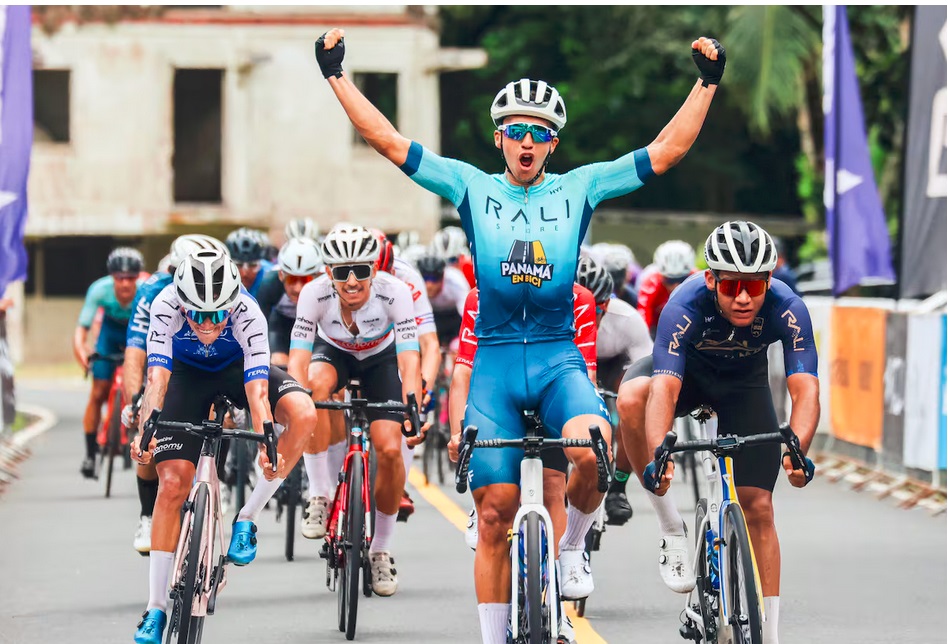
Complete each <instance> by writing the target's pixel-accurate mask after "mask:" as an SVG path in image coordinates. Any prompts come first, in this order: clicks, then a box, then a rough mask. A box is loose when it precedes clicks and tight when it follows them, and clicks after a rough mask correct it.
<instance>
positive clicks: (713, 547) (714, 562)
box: [704, 528, 721, 590]
mask: <svg viewBox="0 0 948 644" xmlns="http://www.w3.org/2000/svg"><path fill="white" fill-rule="evenodd" d="M704 537H705V541H706V542H707V544H708V561H709V562H710V570H708V575H709V576H710V577H711V588H713V589H714V590H721V578H720V575H719V570H720V569H719V567H718V566H719V564H718V544H717V543H715V539H714V531H713V530H711V529H710V528H709V529H708V531H707V532H705V533H704Z"/></svg>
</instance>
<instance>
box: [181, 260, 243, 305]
mask: <svg viewBox="0 0 948 644" xmlns="http://www.w3.org/2000/svg"><path fill="white" fill-rule="evenodd" d="M174 288H175V292H176V293H177V295H178V300H180V301H181V304H182V306H184V308H186V309H188V310H190V311H205V312H213V311H225V310H227V309H229V308H230V307H232V306H233V305H234V302H236V301H237V298H238V297H240V271H238V270H237V264H235V263H234V262H233V260H232V259H231V258H230V257H228V256H227V255H226V254H224V253H223V252H221V251H219V250H199V251H197V252H194V253H191V254H190V255H188V256H186V257H185V258H184V259H183V260H182V261H181V263H180V264H178V270H176V271H175V273H174Z"/></svg>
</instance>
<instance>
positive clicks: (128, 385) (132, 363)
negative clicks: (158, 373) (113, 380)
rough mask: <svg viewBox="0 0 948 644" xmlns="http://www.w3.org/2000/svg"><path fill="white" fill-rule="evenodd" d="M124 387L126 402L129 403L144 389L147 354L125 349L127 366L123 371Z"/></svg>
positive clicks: (129, 348) (139, 350)
mask: <svg viewBox="0 0 948 644" xmlns="http://www.w3.org/2000/svg"><path fill="white" fill-rule="evenodd" d="M123 372H124V373H123V376H122V377H123V381H122V383H123V387H124V390H125V400H126V401H128V402H129V403H131V402H132V398H134V397H135V396H136V395H137V394H138V392H139V391H141V388H142V380H143V379H144V374H145V352H144V351H142V350H141V349H133V348H132V347H128V348H126V349H125V365H124V369H123Z"/></svg>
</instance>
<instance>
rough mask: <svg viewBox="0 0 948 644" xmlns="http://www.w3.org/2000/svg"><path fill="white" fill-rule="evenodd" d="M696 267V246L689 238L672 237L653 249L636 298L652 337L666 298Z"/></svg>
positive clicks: (666, 301)
mask: <svg viewBox="0 0 948 644" xmlns="http://www.w3.org/2000/svg"><path fill="white" fill-rule="evenodd" d="M695 270H696V269H695V249H694V248H692V247H691V244H689V243H688V242H684V241H681V240H679V239H674V240H671V241H667V242H665V243H664V244H661V245H660V246H659V247H658V248H656V249H655V254H654V255H653V259H652V264H651V265H650V266H647V267H646V268H645V270H644V271H642V277H641V279H640V280H639V298H638V309H639V313H641V314H642V317H643V318H645V323H646V324H647V325H648V330H649V333H650V334H651V335H652V337H653V338H654V337H655V331H656V329H657V328H658V318H659V316H661V314H662V309H663V308H665V304H667V303H668V298H669V297H670V296H671V294H672V293H673V292H674V291H675V289H676V288H678V285H679V284H681V283H682V282H684V281H685V280H686V279H688V277H689V276H691V275H693V274H694V273H695Z"/></svg>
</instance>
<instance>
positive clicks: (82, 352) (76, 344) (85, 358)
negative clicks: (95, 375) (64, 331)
mask: <svg viewBox="0 0 948 644" xmlns="http://www.w3.org/2000/svg"><path fill="white" fill-rule="evenodd" d="M88 340H89V327H84V326H77V327H76V332H75V333H74V334H73V336H72V354H73V355H74V356H75V357H76V362H78V363H79V366H80V367H82V368H83V369H84V370H86V371H88V370H89V350H88V349H87V348H86V342H87V341H88Z"/></svg>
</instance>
